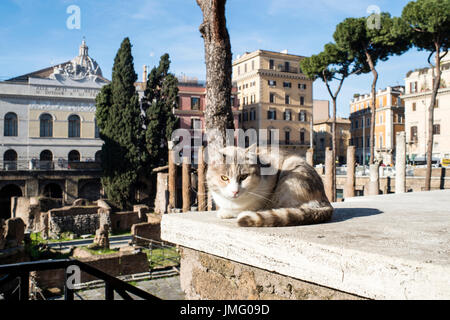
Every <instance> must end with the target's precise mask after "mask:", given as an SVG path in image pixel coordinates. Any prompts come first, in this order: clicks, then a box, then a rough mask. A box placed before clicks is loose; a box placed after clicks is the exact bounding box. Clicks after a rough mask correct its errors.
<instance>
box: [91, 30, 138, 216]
mask: <svg viewBox="0 0 450 320" xmlns="http://www.w3.org/2000/svg"><path fill="white" fill-rule="evenodd" d="M131 47H132V46H131V43H130V40H129V39H128V38H125V39H124V40H123V42H122V44H121V46H120V49H119V51H118V52H117V55H116V57H115V59H114V66H113V70H112V81H111V83H109V84H108V85H106V86H104V87H103V88H102V90H101V92H100V93H99V94H98V95H97V98H96V107H97V111H96V117H97V123H98V127H99V131H100V138H101V139H102V140H103V141H104V144H103V146H102V169H103V176H102V179H101V181H102V185H103V188H104V190H105V193H106V195H107V197H108V199H109V200H111V201H112V202H113V204H115V205H116V206H118V207H119V208H121V209H126V208H129V207H131V205H132V204H133V199H134V187H135V185H136V182H137V178H138V175H139V173H140V171H141V170H142V167H143V161H144V158H145V149H144V141H143V133H144V132H143V123H142V116H141V109H140V103H139V97H138V94H137V92H136V89H135V86H134V83H135V82H136V80H137V75H136V72H135V71H134V64H133V56H132V55H131Z"/></svg>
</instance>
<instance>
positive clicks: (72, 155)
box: [68, 150, 81, 162]
mask: <svg viewBox="0 0 450 320" xmlns="http://www.w3.org/2000/svg"><path fill="white" fill-rule="evenodd" d="M68 158H69V162H76V161H80V159H81V156H80V153H79V152H78V151H77V150H72V151H70V152H69V156H68Z"/></svg>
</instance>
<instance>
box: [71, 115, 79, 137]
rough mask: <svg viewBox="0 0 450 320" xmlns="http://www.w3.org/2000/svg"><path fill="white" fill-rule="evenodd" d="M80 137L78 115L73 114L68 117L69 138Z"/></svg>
mask: <svg viewBox="0 0 450 320" xmlns="http://www.w3.org/2000/svg"><path fill="white" fill-rule="evenodd" d="M79 137H80V117H79V116H77V115H75V114H73V115H71V116H70V117H69V138H79Z"/></svg>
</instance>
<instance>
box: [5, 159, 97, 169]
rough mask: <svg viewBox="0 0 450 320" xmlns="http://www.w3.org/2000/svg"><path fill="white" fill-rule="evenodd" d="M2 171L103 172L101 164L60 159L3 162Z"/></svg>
mask: <svg viewBox="0 0 450 320" xmlns="http://www.w3.org/2000/svg"><path fill="white" fill-rule="evenodd" d="M0 170H2V171H67V170H71V171H74V170H83V171H85V170H92V171H98V170H101V165H100V163H99V162H95V161H68V160H66V159H59V160H53V161H43V160H42V161H41V160H37V159H31V160H16V161H1V162H0Z"/></svg>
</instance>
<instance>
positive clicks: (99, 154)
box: [95, 150, 102, 163]
mask: <svg viewBox="0 0 450 320" xmlns="http://www.w3.org/2000/svg"><path fill="white" fill-rule="evenodd" d="M95 162H99V163H100V162H102V151H101V150H98V151H97V152H96V153H95Z"/></svg>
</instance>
